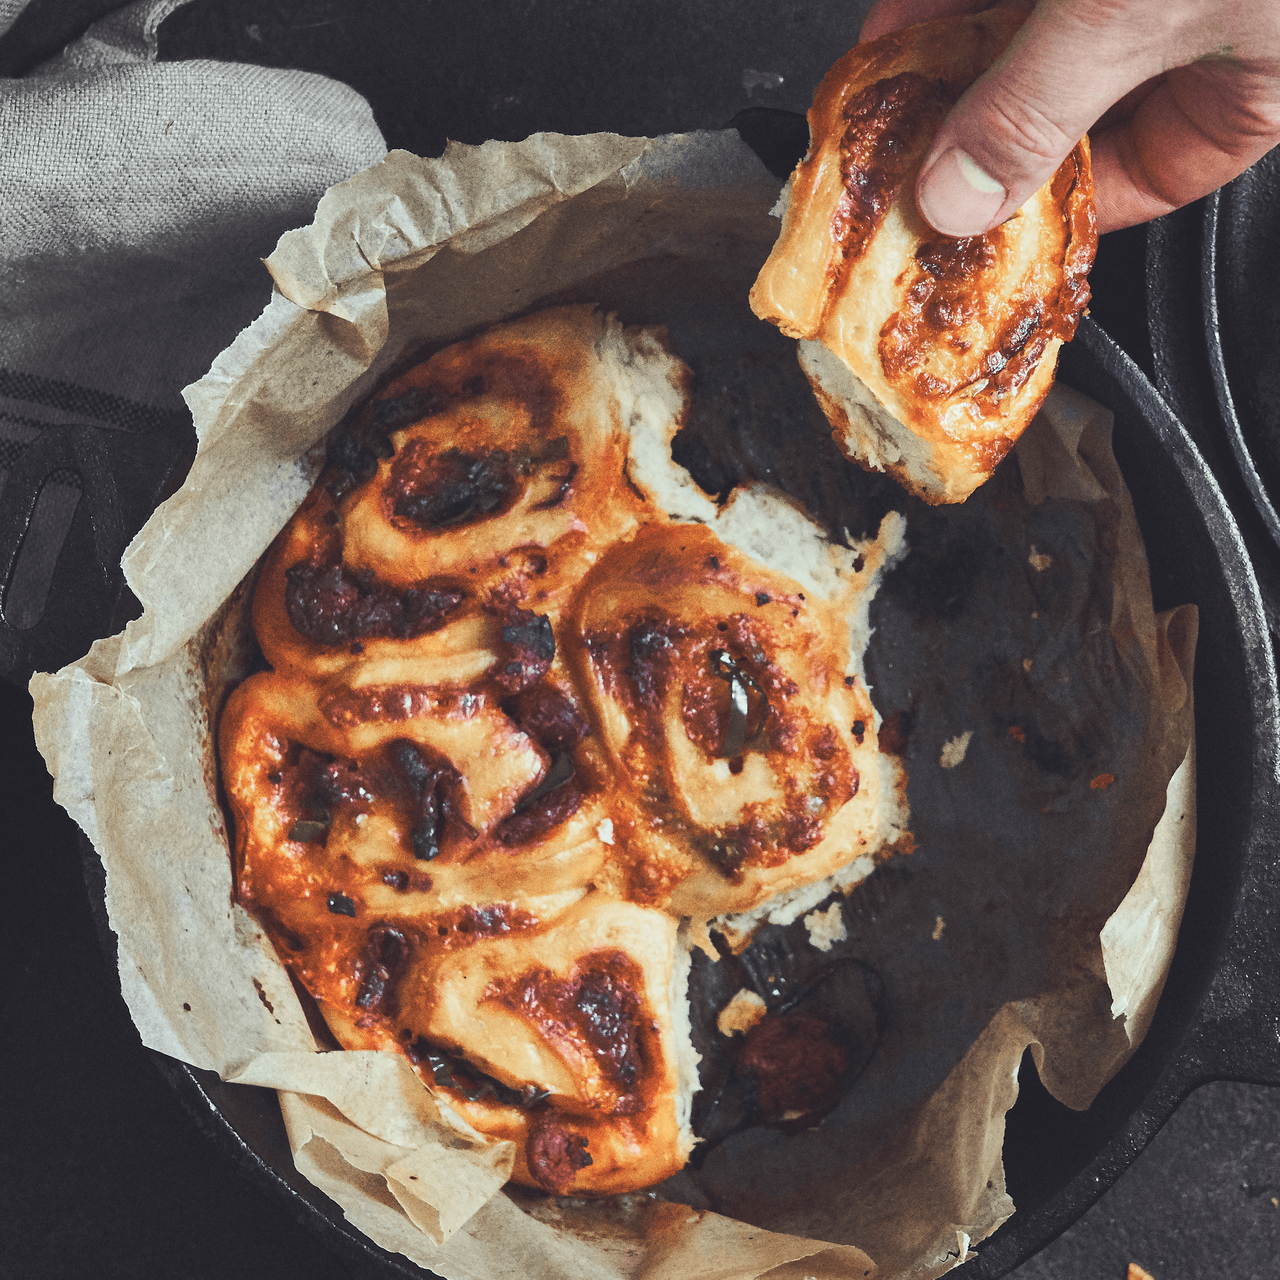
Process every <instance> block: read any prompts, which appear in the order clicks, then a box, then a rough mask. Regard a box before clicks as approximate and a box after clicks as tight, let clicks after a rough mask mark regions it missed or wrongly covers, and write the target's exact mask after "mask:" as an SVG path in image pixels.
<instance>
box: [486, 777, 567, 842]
mask: <svg viewBox="0 0 1280 1280" xmlns="http://www.w3.org/2000/svg"><path fill="white" fill-rule="evenodd" d="M585 798H586V796H585V794H584V792H583V789H582V784H581V783H580V782H579V781H578V779H577V777H576V776H575V772H574V766H573V758H572V757H571V756H569V755H567V754H561V755H558V756H557V757H556V758H555V760H554V762H553V763H552V766H551V768H550V769H549V770H548V772H547V776H546V777H545V778H544V779H543V780H542V781H541V782H540V783H538V785H537V786H536V787H534V788H533V790H532V791H531V792H530V793H529V794H528V795H527V796H523V797H521V799H520V802H519V803H518V804H517V805H516V808H515V812H514V813H512V814H510V815H509V816H508V817H506V818H504V819H503V820H502V821H501V822H500V823H498V825H497V827H495V828H494V833H493V834H494V836H495V838H496V839H497V840H498V842H499V843H500V844H504V845H506V846H508V847H509V848H510V847H514V846H517V845H522V844H527V843H528V842H529V841H531V840H536V839H537V838H538V837H539V836H543V835H545V834H546V833H547V832H548V831H550V830H551V829H552V828H553V827H558V826H559V825H560V823H562V822H564V821H566V820H567V819H569V818H571V817H572V816H573V815H574V814H575V813H577V812H578V810H579V809H580V808H582V802H583V800H584V799H585Z"/></svg>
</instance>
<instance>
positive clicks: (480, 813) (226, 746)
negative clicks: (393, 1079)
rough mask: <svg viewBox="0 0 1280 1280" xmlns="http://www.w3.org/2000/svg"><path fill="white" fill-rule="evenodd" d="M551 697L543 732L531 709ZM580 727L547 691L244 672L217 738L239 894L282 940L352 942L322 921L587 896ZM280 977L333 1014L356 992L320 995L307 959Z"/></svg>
mask: <svg viewBox="0 0 1280 1280" xmlns="http://www.w3.org/2000/svg"><path fill="white" fill-rule="evenodd" d="M556 700H559V702H560V703H562V704H563V705H559V706H558V707H553V708H552V710H553V711H557V710H558V714H559V720H555V717H554V715H553V716H552V717H551V719H552V720H553V724H552V726H551V728H548V727H547V725H546V724H545V723H544V722H543V721H545V720H546V719H547V715H546V713H545V704H547V703H549V702H555V701H556ZM503 702H505V703H506V705H507V708H508V710H510V711H511V712H512V715H514V716H517V717H523V718H524V720H525V721H527V722H528V732H526V731H525V729H522V728H521V727H520V726H519V725H518V724H517V723H516V721H515V720H514V719H513V718H512V715H508V714H507V711H504V710H503V705H502V703H503ZM540 711H542V713H543V719H542V720H539V718H538V716H539V712H540ZM566 725H567V727H566ZM584 731H585V725H584V724H583V722H582V721H581V718H580V717H578V716H577V714H576V711H574V710H573V707H572V704H571V702H570V700H569V699H568V697H567V695H565V694H563V693H562V692H560V691H559V690H558V689H556V688H555V687H554V686H552V685H543V686H541V687H540V688H539V689H538V690H536V691H531V692H526V693H525V694H524V695H522V698H517V699H516V700H514V701H513V700H509V699H507V700H501V701H500V700H499V699H497V698H495V697H493V696H492V695H491V694H490V693H488V692H486V691H485V690H484V689H480V690H472V691H466V692H459V691H457V690H454V689H439V688H430V687H424V686H413V687H409V686H402V687H397V688H383V689H374V690H368V689H366V690H360V691H351V690H347V689H344V688H342V687H340V686H339V687H333V686H327V685H316V684H310V683H307V682H304V681H301V680H297V679H294V678H291V677H287V676H282V675H280V674H278V673H272V672H263V673H260V674H259V675H256V676H252V677H250V678H249V679H248V680H246V681H245V682H244V683H243V684H242V685H240V687H239V688H238V689H237V690H236V691H235V693H234V694H233V695H232V696H231V698H230V700H229V701H228V704H227V707H226V710H225V711H224V712H223V716H222V724H221V730H220V754H221V764H222V777H223V785H224V787H225V789H226V794H227V798H228V802H229V804H230V808H231V812H232V816H233V818H234V826H235V842H236V868H237V897H238V899H239V901H240V902H241V903H242V904H244V905H245V906H246V907H249V908H250V909H251V910H254V911H257V912H260V913H265V915H266V917H268V918H269V919H270V921H271V922H272V929H273V934H274V933H275V932H276V931H278V936H282V937H284V938H285V939H286V944H287V942H288V939H289V937H290V936H291V935H292V936H296V937H302V938H307V939H314V938H317V937H318V938H320V939H322V940H323V939H329V943H331V942H332V938H333V936H334V934H335V930H336V931H338V932H340V933H344V936H346V934H349V933H350V934H351V938H356V939H357V941H359V939H358V938H357V935H356V934H355V933H351V931H350V930H349V929H347V926H346V925H345V924H344V922H343V920H342V919H336V918H335V917H345V918H346V919H349V920H351V921H354V922H356V924H357V925H358V926H359V930H364V929H366V928H367V926H368V923H369V922H370V921H380V922H386V921H395V922H397V923H398V925H401V926H405V927H410V926H412V925H413V922H414V921H416V920H419V919H427V918H433V917H435V916H437V915H440V914H442V913H444V914H448V913H457V912H459V911H465V910H467V909H469V908H472V907H475V906H477V905H479V906H483V905H485V904H488V903H495V902H500V903H506V904H507V905H508V906H509V907H510V908H511V909H512V910H518V911H523V912H525V913H526V914H528V913H532V914H535V915H537V914H539V913H541V914H545V912H546V910H548V909H549V905H548V904H551V905H552V906H555V905H562V904H563V902H564V901H571V900H573V899H574V898H576V897H578V896H581V894H583V893H584V892H586V889H587V887H588V886H589V885H590V884H591V883H592V882H593V881H594V880H595V878H596V877H597V876H598V875H599V873H600V869H601V867H602V865H603V863H604V861H605V856H606V852H607V846H606V845H605V844H604V843H603V842H602V841H601V839H600V837H599V834H598V829H599V826H600V824H601V822H602V820H603V818H604V814H605V809H604V801H603V796H602V792H603V786H602V784H601V781H600V779H599V778H598V777H596V776H595V775H594V774H593V773H592V772H591V771H590V769H589V767H582V768H578V767H576V766H575V758H574V748H575V747H576V746H577V745H578V743H579V742H580V741H581V733H582V732H584ZM575 734H578V735H579V736H578V738H577V739H576V740H575V738H574V735H575ZM578 754H579V755H581V753H580V752H579V753H578ZM566 765H567V767H566ZM335 898H336V899H338V900H339V904H338V906H337V907H335V906H334V905H333V903H334V900H335ZM359 930H357V933H358V932H359ZM361 936H362V935H361ZM349 940H350V939H349ZM325 945H329V944H328V943H326V944H325ZM352 945H356V943H355V942H353V943H352ZM322 949H323V948H322ZM289 950H290V948H289V947H288V946H287V945H286V952H288V951H289ZM295 950H296V949H295ZM304 950H305V951H306V952H307V954H308V955H312V954H313V953H314V946H308V947H307V948H304ZM348 958H349V959H354V958H357V957H355V956H354V954H352V955H349V956H348ZM294 967H295V972H297V974H298V977H299V978H300V980H302V981H303V983H304V985H306V986H307V987H308V988H309V989H310V990H311V991H312V994H313V995H315V996H316V997H317V998H318V999H321V1000H328V1001H330V1002H331V1003H333V1004H334V1005H335V1007H338V1008H341V1007H342V1006H343V1004H344V1003H349V1002H350V999H352V998H354V997H353V992H352V991H345V990H344V991H327V992H325V993H322V991H321V990H319V989H317V987H316V986H315V985H314V982H315V980H319V981H320V982H321V984H324V983H326V982H327V981H328V979H327V978H326V977H325V974H324V972H322V971H317V970H314V969H312V968H311V967H310V965H309V964H308V963H307V962H306V961H304V960H298V962H297V964H296V965H295V966H294ZM357 985H358V983H357Z"/></svg>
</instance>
